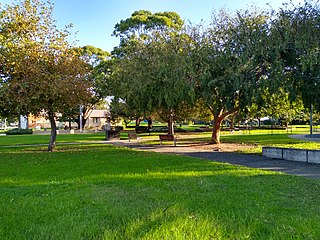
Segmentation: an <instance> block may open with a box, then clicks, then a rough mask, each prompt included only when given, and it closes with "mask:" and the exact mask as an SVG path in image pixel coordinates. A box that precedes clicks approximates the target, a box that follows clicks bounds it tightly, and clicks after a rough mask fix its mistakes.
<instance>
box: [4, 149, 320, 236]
mask: <svg viewBox="0 0 320 240" xmlns="http://www.w3.org/2000/svg"><path fill="white" fill-rule="evenodd" d="M87 150H88V151H80V152H78V153H77V151H67V150H66V151H63V152H58V153H54V154H40V155H32V153H26V154H23V153H21V154H22V155H20V154H17V153H12V155H10V156H9V157H8V156H6V157H5V158H4V159H3V160H2V161H3V162H2V163H3V168H1V169H2V170H1V175H0V176H1V184H0V186H1V187H0V192H1V195H2V198H1V200H0V203H1V204H0V208H1V209H2V211H1V212H2V216H3V217H2V219H1V220H3V221H1V222H2V223H3V226H6V227H5V228H2V229H1V231H0V236H1V235H3V236H7V237H8V238H10V236H16V237H17V238H19V239H27V238H34V239H36V238H39V239H40V238H41V239H48V238H56V239H58V238H61V237H64V238H65V239H66V238H67V239H80V238H99V239H101V238H105V239H112V238H114V239H139V238H145V239H160V238H162V239H163V238H164V239H168V238H173V239H177V238H180V239H210V238H217V239H219V238H220V239H244V238H257V239H262V238H268V239H269V238H278V239H281V238H282V239H284V238H290V237H298V238H305V237H309V238H314V239H316V238H318V237H319V236H320V233H319V230H317V229H318V228H317V226H318V225H317V223H318V222H319V220H320V219H319V218H320V217H319V216H320V213H319V208H318V206H319V204H320V200H319V198H318V193H319V190H320V186H319V183H318V182H315V181H312V180H304V179H302V178H298V177H293V176H288V175H283V174H278V173H274V172H266V171H262V170H255V169H249V168H245V167H241V166H233V165H230V164H224V163H215V162H209V161H202V160H199V159H195V158H191V157H184V156H174V155H164V154H155V153H150V152H139V151H132V150H129V149H121V150H119V149H118V148H114V147H105V148H101V146H97V147H94V148H92V149H90V150H89V149H87ZM23 156H24V157H23ZM32 156H33V157H32ZM48 156H50V158H48ZM13 161H16V162H15V163H13ZM8 164H9V165H10V164H11V166H8ZM18 168H19V169H20V170H19V171H18ZM9 216H10V217H9ZM0 218H1V217H0ZM17 222H19V224H18V225H17V224H16V223H17ZM75 223H76V224H75Z"/></svg>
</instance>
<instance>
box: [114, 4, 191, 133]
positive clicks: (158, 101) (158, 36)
mask: <svg viewBox="0 0 320 240" xmlns="http://www.w3.org/2000/svg"><path fill="white" fill-rule="evenodd" d="M182 25H183V21H182V20H181V19H180V16H179V15H178V14H176V13H174V12H163V13H155V14H152V13H151V12H149V11H144V10H140V11H136V12H134V13H133V14H132V15H131V17H130V18H128V19H126V20H124V21H121V22H120V23H119V24H117V25H116V26H115V31H114V35H116V36H119V37H120V45H119V47H117V48H115V50H114V51H113V54H114V61H113V63H114V64H113V72H112V74H111V76H112V77H111V81H110V85H111V89H113V94H114V95H115V96H116V98H115V99H117V98H120V99H122V100H123V101H124V102H125V104H126V105H127V106H129V108H132V109H134V110H135V111H136V114H138V115H139V114H140V115H141V116H143V115H144V116H148V115H150V114H152V113H153V112H155V111H156V112H157V113H158V114H159V115H160V116H161V118H162V119H163V120H165V121H167V122H168V129H169V130H168V134H173V133H174V132H173V120H174V117H175V112H176V110H177V108H178V106H179V105H180V104H182V103H183V102H188V101H190V100H191V99H192V98H194V91H193V84H192V81H193V79H192V77H191V74H190V71H189V70H190V69H188V68H189V67H190V66H192V64H190V58H188V54H189V51H190V47H191V44H190V40H191V39H190V38H189V37H188V36H187V34H185V33H183V32H182V31H180V30H181V28H182Z"/></svg>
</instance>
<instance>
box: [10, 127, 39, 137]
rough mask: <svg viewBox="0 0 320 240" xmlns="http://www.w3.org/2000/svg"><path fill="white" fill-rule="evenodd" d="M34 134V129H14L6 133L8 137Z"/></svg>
mask: <svg viewBox="0 0 320 240" xmlns="http://www.w3.org/2000/svg"><path fill="white" fill-rule="evenodd" d="M32 133H33V131H32V129H19V128H14V129H11V130H8V131H6V135H22V134H32Z"/></svg>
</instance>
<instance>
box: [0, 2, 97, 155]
mask: <svg viewBox="0 0 320 240" xmlns="http://www.w3.org/2000/svg"><path fill="white" fill-rule="evenodd" d="M52 11H53V5H52V4H51V3H50V2H47V3H43V2H41V1H40V0H24V1H20V2H18V3H17V4H12V5H6V6H4V8H2V9H1V12H0V46H1V52H0V63H1V67H0V69H1V70H0V73H1V78H0V79H1V84H0V92H1V94H0V96H1V97H0V105H1V108H0V109H1V115H18V114H22V115H27V114H29V113H32V114H34V115H37V114H39V113H40V112H43V111H44V112H45V113H46V114H47V117H48V119H49V120H50V124H51V137H50V143H49V146H48V150H49V151H52V150H53V148H54V147H55V142H56V134H57V132H56V129H57V127H56V122H55V120H56V114H57V113H63V112H65V111H68V110H69V109H71V108H74V107H75V106H78V105H80V104H84V103H85V102H86V101H87V100H88V99H89V98H90V97H91V95H92V93H91V91H90V88H91V82H90V79H88V73H89V71H90V69H89V68H88V64H87V63H86V62H85V60H84V58H81V52H80V51H79V49H78V48H74V47H73V46H72V45H71V44H70V43H69V42H68V41H67V39H68V37H69V36H70V33H69V31H68V28H66V29H64V30H59V29H57V27H56V25H55V21H54V20H53V19H52Z"/></svg>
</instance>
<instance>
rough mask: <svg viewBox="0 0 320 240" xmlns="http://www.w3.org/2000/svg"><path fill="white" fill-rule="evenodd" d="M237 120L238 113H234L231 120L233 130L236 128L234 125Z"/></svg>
mask: <svg viewBox="0 0 320 240" xmlns="http://www.w3.org/2000/svg"><path fill="white" fill-rule="evenodd" d="M235 120H236V114H233V115H232V117H231V121H230V129H231V130H234V129H235V127H234V122H235Z"/></svg>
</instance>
